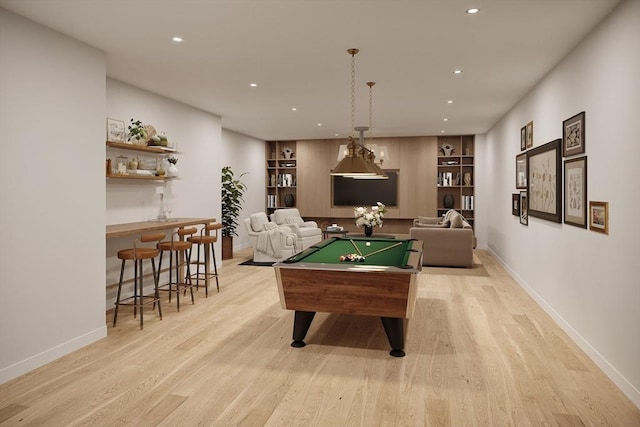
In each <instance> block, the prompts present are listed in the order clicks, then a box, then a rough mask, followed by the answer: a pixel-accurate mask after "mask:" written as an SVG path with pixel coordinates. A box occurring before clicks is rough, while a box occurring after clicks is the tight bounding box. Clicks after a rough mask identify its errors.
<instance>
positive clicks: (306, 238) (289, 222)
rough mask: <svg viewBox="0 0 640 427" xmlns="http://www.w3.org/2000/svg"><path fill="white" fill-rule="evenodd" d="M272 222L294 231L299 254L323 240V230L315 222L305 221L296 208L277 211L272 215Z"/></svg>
mask: <svg viewBox="0 0 640 427" xmlns="http://www.w3.org/2000/svg"><path fill="white" fill-rule="evenodd" d="M271 221H273V222H275V223H276V224H278V225H285V226H287V227H289V228H290V229H291V231H293V232H294V233H295V234H296V236H297V239H298V243H297V245H296V247H297V250H298V252H302V251H303V250H305V249H307V248H308V247H309V246H311V245H314V244H316V243H318V242H319V241H321V240H322V230H321V229H320V228H319V227H318V224H317V223H316V222H315V221H305V220H303V219H302V217H301V216H300V211H299V210H298V209H296V208H288V209H276V210H275V211H274V212H273V213H272V214H271Z"/></svg>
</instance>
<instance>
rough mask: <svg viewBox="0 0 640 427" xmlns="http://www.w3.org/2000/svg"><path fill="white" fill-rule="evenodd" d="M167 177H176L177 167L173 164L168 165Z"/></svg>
mask: <svg viewBox="0 0 640 427" xmlns="http://www.w3.org/2000/svg"><path fill="white" fill-rule="evenodd" d="M167 176H173V177H175V176H178V167H177V166H176V165H175V164H173V163H171V164H169V168H168V169H167Z"/></svg>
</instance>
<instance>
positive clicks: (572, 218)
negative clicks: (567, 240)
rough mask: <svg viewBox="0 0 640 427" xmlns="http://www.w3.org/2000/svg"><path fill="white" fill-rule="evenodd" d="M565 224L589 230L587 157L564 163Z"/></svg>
mask: <svg viewBox="0 0 640 427" xmlns="http://www.w3.org/2000/svg"><path fill="white" fill-rule="evenodd" d="M564 223H565V224H569V225H575V226H576V227H582V228H587V156H583V157H579V158H577V159H571V160H565V161H564Z"/></svg>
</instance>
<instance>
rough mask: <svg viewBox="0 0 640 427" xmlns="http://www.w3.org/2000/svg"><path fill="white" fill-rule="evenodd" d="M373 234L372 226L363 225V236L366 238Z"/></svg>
mask: <svg viewBox="0 0 640 427" xmlns="http://www.w3.org/2000/svg"><path fill="white" fill-rule="evenodd" d="M372 234H373V225H365V226H364V235H365V236H367V237H371V235H372Z"/></svg>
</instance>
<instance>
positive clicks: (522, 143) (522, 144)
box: [520, 126, 527, 151]
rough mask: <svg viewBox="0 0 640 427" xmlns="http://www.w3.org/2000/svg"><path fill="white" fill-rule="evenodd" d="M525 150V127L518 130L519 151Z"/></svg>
mask: <svg viewBox="0 0 640 427" xmlns="http://www.w3.org/2000/svg"><path fill="white" fill-rule="evenodd" d="M526 149H527V126H522V127H521V128H520V151H524V150H526Z"/></svg>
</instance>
